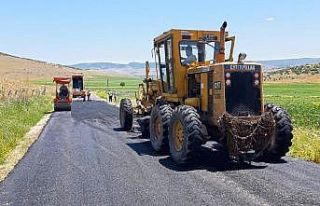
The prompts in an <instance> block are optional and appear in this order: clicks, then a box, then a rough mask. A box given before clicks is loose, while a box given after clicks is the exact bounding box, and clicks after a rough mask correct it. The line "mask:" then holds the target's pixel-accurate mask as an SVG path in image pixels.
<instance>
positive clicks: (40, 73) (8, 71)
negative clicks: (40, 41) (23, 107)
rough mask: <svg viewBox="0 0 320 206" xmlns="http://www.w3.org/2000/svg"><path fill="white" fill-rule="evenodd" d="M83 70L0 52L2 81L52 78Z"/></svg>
mask: <svg viewBox="0 0 320 206" xmlns="http://www.w3.org/2000/svg"><path fill="white" fill-rule="evenodd" d="M79 72H83V71H82V70H79V69H78V68H73V67H70V66H64V65H60V64H52V63H48V62H44V61H39V60H33V59H27V58H22V57H17V56H13V55H10V54H6V53H3V52H0V76H1V82H7V81H20V80H21V81H25V80H27V79H29V80H33V79H51V78H52V77H53V76H64V75H69V76H70V75H71V74H73V73H79Z"/></svg>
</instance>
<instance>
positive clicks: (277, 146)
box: [261, 104, 293, 162]
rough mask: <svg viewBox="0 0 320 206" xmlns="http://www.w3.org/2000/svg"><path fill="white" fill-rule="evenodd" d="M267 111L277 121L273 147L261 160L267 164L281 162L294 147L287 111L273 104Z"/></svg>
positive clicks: (267, 106)
mask: <svg viewBox="0 0 320 206" xmlns="http://www.w3.org/2000/svg"><path fill="white" fill-rule="evenodd" d="M265 111H270V112H272V113H273V115H274V117H275V121H276V127H277V128H276V134H275V140H274V144H273V145H271V147H269V148H268V149H267V150H266V151H265V152H263V155H262V157H261V160H263V161H267V162H274V161H279V160H280V159H281V158H282V157H283V156H285V155H286V153H287V152H288V151H289V148H290V146H291V145H292V142H291V140H292V138H293V135H292V129H293V127H292V123H291V118H290V116H289V114H288V113H287V111H286V110H284V109H282V108H281V107H279V106H275V105H273V104H267V105H266V106H265Z"/></svg>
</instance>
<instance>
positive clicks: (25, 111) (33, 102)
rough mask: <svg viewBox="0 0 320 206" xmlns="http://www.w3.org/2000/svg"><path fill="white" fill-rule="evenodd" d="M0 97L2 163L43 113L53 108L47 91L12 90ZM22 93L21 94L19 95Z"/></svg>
mask: <svg viewBox="0 0 320 206" xmlns="http://www.w3.org/2000/svg"><path fill="white" fill-rule="evenodd" d="M1 92H2V94H1V98H0V164H2V163H3V162H4V160H5V158H6V156H7V155H8V154H9V153H10V152H11V151H12V150H13V149H14V148H15V147H16V145H17V144H18V142H19V141H20V140H22V138H23V137H24V135H25V134H26V133H27V132H28V131H29V130H30V128H31V127H32V126H34V125H35V124H36V123H37V122H38V121H39V120H40V119H41V118H42V117H43V115H44V114H45V113H46V112H48V111H50V110H52V99H51V97H49V96H46V95H45V92H44V91H42V92H40V91H39V92H37V93H33V92H32V94H28V95H27V92H26V91H25V92H24V93H19V92H16V91H15V92H12V93H13V94H15V95H12V96H8V94H9V95H11V93H10V91H8V92H6V93H5V94H6V95H4V93H3V91H1ZM19 94H20V95H19Z"/></svg>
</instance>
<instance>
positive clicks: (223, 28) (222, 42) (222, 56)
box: [217, 21, 227, 63]
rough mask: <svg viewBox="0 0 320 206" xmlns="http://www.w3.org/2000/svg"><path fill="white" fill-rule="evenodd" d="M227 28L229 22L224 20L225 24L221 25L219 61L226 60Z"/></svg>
mask: <svg viewBox="0 0 320 206" xmlns="http://www.w3.org/2000/svg"><path fill="white" fill-rule="evenodd" d="M226 28H227V22H226V21H225V22H223V24H222V25H221V27H220V48H219V53H218V58H217V62H218V63H220V62H224V61H225V53H224V51H225V42H226Z"/></svg>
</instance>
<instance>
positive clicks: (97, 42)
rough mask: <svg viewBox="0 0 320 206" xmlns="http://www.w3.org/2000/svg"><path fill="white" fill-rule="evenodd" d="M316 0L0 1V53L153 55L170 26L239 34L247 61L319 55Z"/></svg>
mask: <svg viewBox="0 0 320 206" xmlns="http://www.w3.org/2000/svg"><path fill="white" fill-rule="evenodd" d="M319 20H320V1H318V0H281V1H279V0H269V1H267V0H264V1H257V0H256V1H255V0H251V1H249V0H241V1H236V0H228V1H216V0H201V1H196V0H193V1H188V0H185V1H173V0H161V1H152V0H151V1H150V0H118V1H116V0H104V1H103V0H68V1H67V0H46V1H43V0H28V1H22V0H10V1H5V0H2V1H1V2H0V51H2V52H6V53H10V54H13V55H17V56H22V57H27V58H33V59H38V60H44V61H48V62H53V63H61V64H75V63H82V62H116V63H127V62H134V61H138V62H144V61H145V60H152V57H151V49H152V46H153V38H154V37H156V36H158V35H159V34H161V33H162V32H164V31H167V30H169V29H171V28H182V29H206V30H219V28H220V26H221V24H222V22H223V21H227V22H228V27H227V30H228V31H229V32H230V34H231V35H235V36H236V45H235V47H236V50H235V53H236V54H237V53H239V52H245V53H246V54H247V59H250V60H270V59H286V58H302V57H320V22H319Z"/></svg>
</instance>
